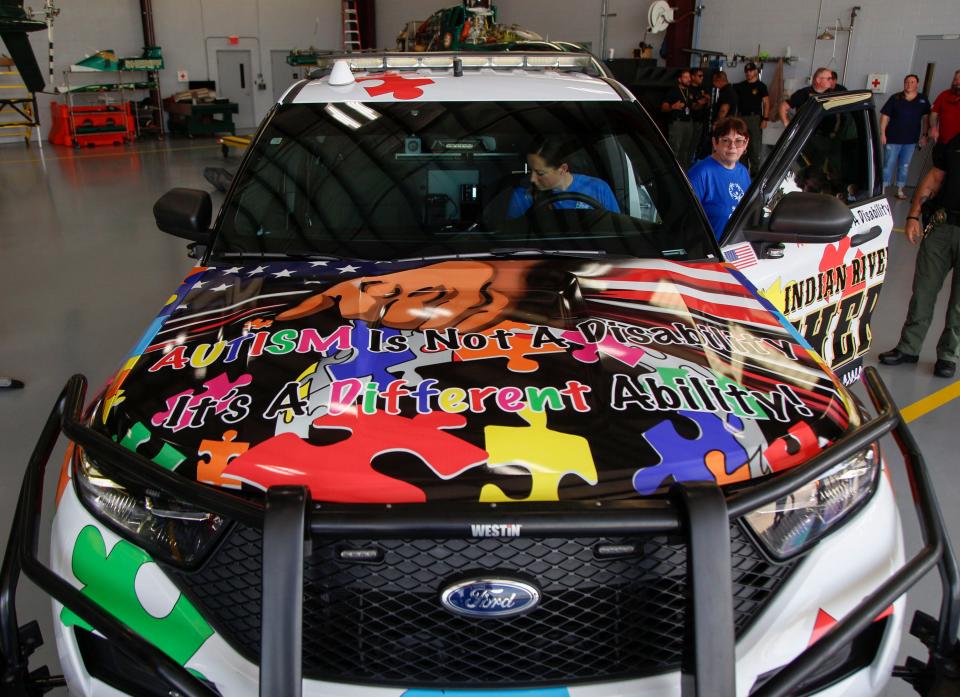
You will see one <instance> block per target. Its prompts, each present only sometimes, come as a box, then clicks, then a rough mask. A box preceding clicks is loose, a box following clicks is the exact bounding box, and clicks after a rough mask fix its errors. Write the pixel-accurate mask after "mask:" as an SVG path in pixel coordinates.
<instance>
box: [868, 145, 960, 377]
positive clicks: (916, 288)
mask: <svg viewBox="0 0 960 697" xmlns="http://www.w3.org/2000/svg"><path fill="white" fill-rule="evenodd" d="M927 201H933V205H932V208H933V209H934V212H933V214H932V215H931V216H930V224H929V225H928V226H927V229H926V231H925V232H924V234H922V235H921V230H920V209H921V206H922V205H923V204H924V203H926V202H927ZM904 232H906V233H907V237H908V238H909V239H910V241H911V242H913V243H914V244H916V243H917V242H918V241H920V240H922V241H920V251H919V252H917V266H916V269H915V270H914V273H913V296H912V297H911V298H910V306H909V309H908V310H907V319H906V321H905V322H904V323H903V329H902V330H901V331H900V342H899V343H898V344H897V345H896V347H895V348H893V349H891V350H890V351H885V352H884V353H881V354H880V356H879V358H880V362H881V363H885V364H887V365H898V364H900V363H916V362H917V360H918V359H919V355H920V347H921V346H922V345H923V339H924V337H925V336H926V334H927V329H928V328H929V327H930V322H931V320H932V319H933V309H934V307H935V306H936V304H937V295H938V294H939V293H940V288H941V287H942V286H943V282H944V280H946V277H947V274H948V273H950V270H951V269H952V270H953V280H952V281H951V288H950V299H949V300H948V301H947V319H946V323H945V324H944V327H943V333H942V334H940V341H938V342H937V362H936V364H935V365H934V367H933V374H934V375H936V376H937V377H941V378H952V377H953V376H954V375H955V374H956V372H957V354H958V352H960V134H957V135H956V136H954V137H953V140H951V141H950V142H949V143H940V144H938V145H937V146H936V147H935V148H934V149H933V166H932V167H931V168H930V171H929V172H927V174H926V175H925V176H924V177H923V179H921V180H920V184H919V185H917V190H916V192H914V194H913V201H912V202H911V204H910V213H909V214H907V222H906V225H904Z"/></svg>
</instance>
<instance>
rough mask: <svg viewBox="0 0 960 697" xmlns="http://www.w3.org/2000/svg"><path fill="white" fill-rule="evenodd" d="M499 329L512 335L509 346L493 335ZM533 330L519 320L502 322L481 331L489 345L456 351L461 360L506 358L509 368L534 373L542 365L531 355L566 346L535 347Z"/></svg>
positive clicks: (561, 349)
mask: <svg viewBox="0 0 960 697" xmlns="http://www.w3.org/2000/svg"><path fill="white" fill-rule="evenodd" d="M497 330H503V331H506V332H510V333H511V334H512V336H511V337H510V341H509V344H510V346H509V348H504V347H503V346H501V345H500V344H499V343H498V342H497V341H496V340H495V339H493V338H492V337H493V336H494V334H495V333H496V331H497ZM532 330H533V327H531V326H530V325H529V324H520V323H517V322H501V323H500V324H498V325H496V326H495V327H491V328H490V329H487V330H486V331H484V332H480V333H481V334H483V335H484V336H486V337H488V339H489V340H488V341H487V345H486V346H484V347H483V348H477V349H471V348H465V347H464V348H459V349H457V350H456V351H455V352H454V353H455V354H456V356H457V358H458V359H459V360H461V361H479V360H483V359H486V358H506V359H507V368H508V369H510V370H511V371H512V372H514V373H532V372H534V371H535V370H537V369H538V368H539V367H540V366H539V364H538V363H537V362H536V361H535V360H532V359H531V358H529V356H539V355H541V354H545V353H562V352H565V351H566V348H564V347H563V346H560V345H559V344H553V343H546V344H544V345H543V346H538V347H536V348H534V347H533V346H532V343H533V334H532V333H529V332H531V331H532Z"/></svg>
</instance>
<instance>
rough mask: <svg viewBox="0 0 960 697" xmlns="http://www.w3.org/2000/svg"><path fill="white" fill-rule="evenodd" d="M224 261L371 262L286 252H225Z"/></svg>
mask: <svg viewBox="0 0 960 697" xmlns="http://www.w3.org/2000/svg"><path fill="white" fill-rule="evenodd" d="M219 256H220V257H222V258H224V259H290V260H293V261H369V259H358V258H356V257H343V256H337V255H336V254H314V253H312V252H310V253H307V254H288V253H286V252H224V253H223V254H220V255H219Z"/></svg>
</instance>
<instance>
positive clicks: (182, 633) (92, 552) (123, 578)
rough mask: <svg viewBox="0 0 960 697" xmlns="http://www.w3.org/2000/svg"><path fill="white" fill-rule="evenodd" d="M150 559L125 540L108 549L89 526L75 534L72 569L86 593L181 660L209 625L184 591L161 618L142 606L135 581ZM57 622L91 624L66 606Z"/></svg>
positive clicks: (193, 650)
mask: <svg viewBox="0 0 960 697" xmlns="http://www.w3.org/2000/svg"><path fill="white" fill-rule="evenodd" d="M152 561H153V560H152V559H151V558H150V556H149V555H148V554H147V553H145V552H144V551H143V550H141V549H139V548H138V547H136V546H135V545H132V544H130V543H129V542H127V541H126V540H120V541H119V542H117V544H116V545H115V546H114V548H113V549H112V550H111V551H110V554H107V552H106V544H105V543H104V540H103V535H101V534H100V531H99V530H98V529H97V528H96V527H94V526H93V525H88V526H86V527H85V528H83V530H81V531H80V534H79V535H78V536H77V542H76V545H75V546H74V548H73V560H72V568H73V573H74V575H75V576H76V577H77V578H78V579H79V580H80V582H81V583H83V584H84V586H83V594H84V595H85V596H87V597H88V598H89V599H90V600H92V601H94V602H95V603H97V605H99V606H101V607H102V608H104V609H105V610H107V611H108V612H110V614H112V615H113V616H114V617H116V618H117V619H118V620H120V621H121V622H123V623H124V624H125V625H127V626H128V627H129V628H130V629H132V630H133V631H134V632H136V633H137V634H139V635H140V636H142V637H143V638H144V639H146V640H147V641H149V642H150V643H151V644H153V645H154V646H156V647H157V648H158V649H160V650H161V651H163V652H164V653H165V654H167V655H168V656H170V658H172V659H173V660H175V661H176V662H177V663H179V664H180V665H183V664H185V663H186V662H187V661H189V660H190V657H191V656H193V654H195V653H196V652H197V649H199V648H200V646H201V645H202V644H203V642H205V641H206V640H207V639H208V638H210V636H211V635H212V634H213V629H212V628H211V627H210V625H209V624H207V623H206V621H204V619H203V617H201V616H200V613H199V612H197V610H196V608H194V607H193V605H191V604H190V601H189V600H187V598H186V596H183V595H181V596H180V598H179V599H178V600H177V602H176V604H175V605H174V606H173V609H172V610H171V611H170V613H169V614H167V615H166V616H165V617H154V616H153V615H151V614H150V613H149V612H147V611H146V610H145V609H144V608H143V606H142V605H141V604H140V601H139V599H138V598H137V591H136V588H135V581H136V578H137V572H138V571H139V570H140V567H141V566H143V565H144V564H148V563H150V562H152ZM60 621H61V622H63V624H64V626H66V627H71V626H77V627H82V628H84V629H87V630H90V631H92V629H93V628H92V627H91V626H90V625H89V624H87V623H86V622H85V621H84V620H82V619H81V618H80V617H79V616H78V615H76V614H74V613H73V612H72V611H71V610H70V609H69V608H66V607H65V608H63V611H62V612H61V613H60Z"/></svg>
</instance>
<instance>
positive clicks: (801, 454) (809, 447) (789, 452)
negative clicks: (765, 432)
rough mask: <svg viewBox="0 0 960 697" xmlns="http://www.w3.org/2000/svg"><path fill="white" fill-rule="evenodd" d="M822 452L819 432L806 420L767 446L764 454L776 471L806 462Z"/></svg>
mask: <svg viewBox="0 0 960 697" xmlns="http://www.w3.org/2000/svg"><path fill="white" fill-rule="evenodd" d="M818 452H820V443H819V441H818V440H817V434H816V433H814V432H813V429H812V428H810V424H808V423H807V422H806V421H801V422H800V423H797V424H794V425H793V426H791V427H790V429H789V430H788V431H787V435H785V436H780V437H779V438H777V439H776V440H775V441H773V442H772V443H770V445H768V446H767V448H766V450H764V451H763V456H764V457H765V458H767V462H769V463H770V467H772V468H773V471H774V472H780V471H781V470H786V469H790V468H791V467H793V466H795V465H799V464H800V463H801V462H806V461H807V460H809V459H810V458H811V457H813V456H814V455H816V454H817V453H818Z"/></svg>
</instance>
